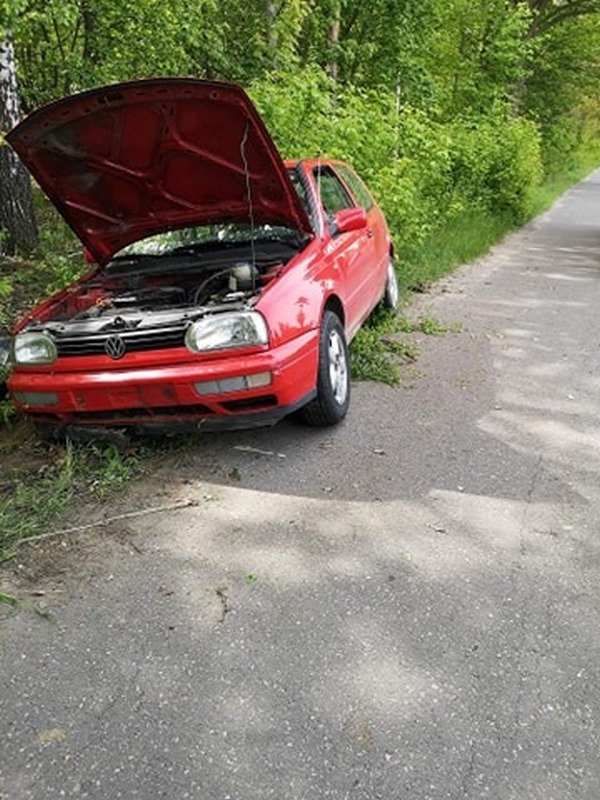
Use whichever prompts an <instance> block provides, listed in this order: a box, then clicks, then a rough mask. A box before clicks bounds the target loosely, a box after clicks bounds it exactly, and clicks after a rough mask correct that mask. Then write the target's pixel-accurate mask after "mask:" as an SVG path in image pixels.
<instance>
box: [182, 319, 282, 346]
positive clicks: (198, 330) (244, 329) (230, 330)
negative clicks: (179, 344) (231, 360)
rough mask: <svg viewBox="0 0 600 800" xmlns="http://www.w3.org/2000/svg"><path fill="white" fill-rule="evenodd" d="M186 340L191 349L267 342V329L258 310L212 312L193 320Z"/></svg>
mask: <svg viewBox="0 0 600 800" xmlns="http://www.w3.org/2000/svg"><path fill="white" fill-rule="evenodd" d="M185 343H186V345H187V347H188V348H189V349H190V350H193V351H194V352H197V353H202V352H205V351H206V350H225V349H231V348H233V347H239V348H241V347H252V345H259V344H268V343H269V333H268V331H267V323H266V322H265V320H264V317H262V316H261V314H259V313H258V312H257V311H241V312H239V313H231V314H215V315H214V316H213V317H204V319H200V320H198V321H197V322H193V323H192V324H191V325H190V327H189V328H188V329H187V333H186V335H185Z"/></svg>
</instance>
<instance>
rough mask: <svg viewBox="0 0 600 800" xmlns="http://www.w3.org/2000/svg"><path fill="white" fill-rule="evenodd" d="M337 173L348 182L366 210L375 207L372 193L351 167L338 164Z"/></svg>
mask: <svg viewBox="0 0 600 800" xmlns="http://www.w3.org/2000/svg"><path fill="white" fill-rule="evenodd" d="M336 170H337V172H339V174H340V175H341V176H342V179H343V180H344V181H346V183H347V184H348V187H349V189H350V191H351V192H352V194H353V195H354V197H356V199H357V200H358V202H359V203H360V205H361V206H362V207H363V208H366V210H367V211H368V210H369V209H371V208H373V206H374V205H375V201H374V200H373V198H372V197H371V193H370V192H369V190H368V189H367V187H366V186H365V185H364V183H363V182H362V181H361V179H360V178H359V177H358V175H357V174H356V172H353V171H352V170H351V169H350V167H347V166H345V165H343V164H338V165H337V166H336Z"/></svg>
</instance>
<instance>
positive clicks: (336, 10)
mask: <svg viewBox="0 0 600 800" xmlns="http://www.w3.org/2000/svg"><path fill="white" fill-rule="evenodd" d="M341 19H342V8H341V3H340V2H339V0H336V2H335V4H334V6H333V9H332V12H331V20H330V23H329V36H328V38H329V53H330V57H329V64H328V65H327V72H328V73H329V75H330V76H331V77H332V78H333V80H334V81H337V79H338V60H337V49H338V45H339V42H340V26H341Z"/></svg>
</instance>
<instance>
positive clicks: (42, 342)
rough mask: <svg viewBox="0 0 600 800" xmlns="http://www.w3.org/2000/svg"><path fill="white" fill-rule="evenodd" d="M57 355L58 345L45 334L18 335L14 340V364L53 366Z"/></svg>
mask: <svg viewBox="0 0 600 800" xmlns="http://www.w3.org/2000/svg"><path fill="white" fill-rule="evenodd" d="M56 355H57V354H56V345H55V344H54V342H53V341H52V339H51V338H50V337H49V336H47V335H46V334H45V333H34V332H29V333H18V334H17V335H16V336H15V338H14V339H13V342H12V358H11V360H12V362H13V363H14V364H52V363H54V361H56Z"/></svg>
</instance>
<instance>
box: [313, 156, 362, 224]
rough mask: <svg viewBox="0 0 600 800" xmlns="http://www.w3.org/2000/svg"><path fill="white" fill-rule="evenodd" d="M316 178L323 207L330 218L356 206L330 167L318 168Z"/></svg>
mask: <svg viewBox="0 0 600 800" xmlns="http://www.w3.org/2000/svg"><path fill="white" fill-rule="evenodd" d="M314 176H315V181H316V182H317V190H318V192H319V196H320V199H321V205H322V206H323V208H324V209H325V213H326V214H327V215H328V216H333V214H337V212H338V211H342V209H344V208H352V207H353V206H354V202H353V200H352V198H351V197H350V195H349V194H348V192H347V191H346V188H345V186H344V185H343V184H342V182H341V181H340V179H339V178H338V177H337V175H336V174H335V173H334V171H333V170H332V169H331V168H330V167H317V168H316V169H315V170H314Z"/></svg>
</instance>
